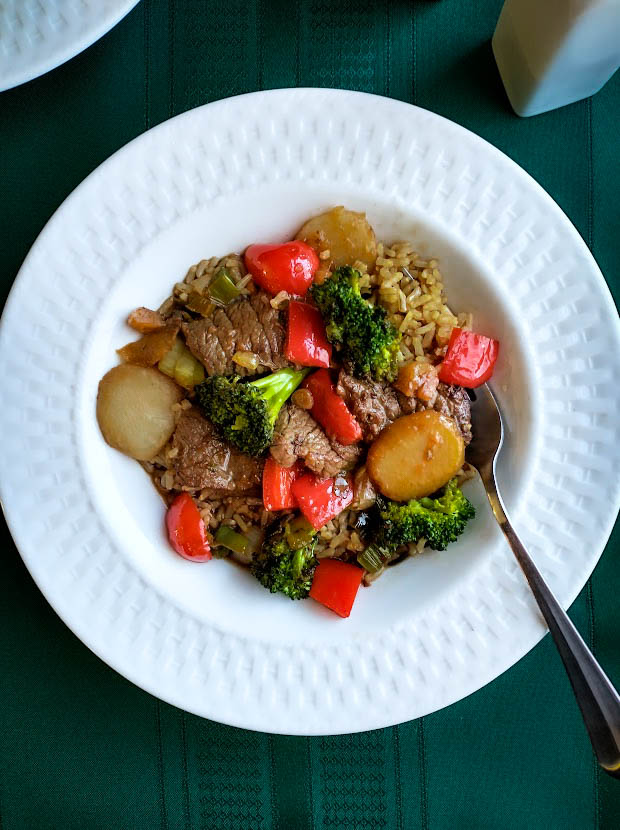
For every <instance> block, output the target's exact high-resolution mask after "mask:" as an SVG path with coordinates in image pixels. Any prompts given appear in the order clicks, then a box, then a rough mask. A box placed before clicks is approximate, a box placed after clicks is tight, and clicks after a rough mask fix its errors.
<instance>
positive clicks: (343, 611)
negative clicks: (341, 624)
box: [310, 559, 364, 617]
mask: <svg viewBox="0 0 620 830" xmlns="http://www.w3.org/2000/svg"><path fill="white" fill-rule="evenodd" d="M363 576H364V571H363V570H362V569H361V568H358V567H357V565H350V564H349V563H348V562H341V561H340V560H338V559H321V561H320V562H319V564H318V565H317V566H316V570H315V571H314V578H313V580H312V587H311V588H310V596H311V597H312V599H315V600H316V601H317V602H320V603H321V605H325V606H326V607H327V608H329V609H330V610H332V611H335V612H336V614H339V615H340V616H341V617H348V616H349V614H350V613H351V608H352V607H353V603H354V602H355V597H356V596H357V591H358V589H359V587H360V584H361V582H362V577H363Z"/></svg>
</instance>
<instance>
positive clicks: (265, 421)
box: [195, 369, 310, 456]
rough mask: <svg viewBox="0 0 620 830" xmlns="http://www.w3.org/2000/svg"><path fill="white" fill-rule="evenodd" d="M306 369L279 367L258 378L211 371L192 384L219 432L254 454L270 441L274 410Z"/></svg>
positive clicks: (203, 407) (261, 451)
mask: <svg viewBox="0 0 620 830" xmlns="http://www.w3.org/2000/svg"><path fill="white" fill-rule="evenodd" d="M309 371H310V370H309V369H303V370H300V371H296V370H295V369H280V370H279V371H278V372H274V373H273V374H271V375H266V377H263V378H259V379H258V380H252V381H245V380H242V379H241V378H240V377H239V376H238V375H235V376H234V377H224V376H223V375H215V376H214V377H211V378H207V379H206V380H205V381H203V382H202V383H199V384H198V385H197V386H196V387H195V390H196V397H197V399H198V403H199V404H200V407H201V408H202V411H203V412H204V414H205V416H206V417H207V418H208V419H209V420H210V421H211V422H212V423H213V424H215V426H216V427H217V429H218V430H219V432H220V433H221V434H222V435H223V436H224V438H226V439H227V440H228V441H230V443H231V444H234V446H235V447H237V448H238V449H240V450H241V451H242V452H245V453H247V454H248V455H253V456H258V455H261V453H263V452H264V451H265V450H266V449H267V447H268V446H269V445H270V444H271V439H272V438H273V429H274V426H275V422H276V418H277V417H278V413H279V412H280V410H281V409H282V406H283V405H284V403H285V402H286V401H287V400H288V398H290V396H291V395H292V394H293V392H294V391H295V389H297V387H298V386H299V384H300V383H301V382H302V380H303V379H304V378H305V376H306V375H307V374H308V372H309Z"/></svg>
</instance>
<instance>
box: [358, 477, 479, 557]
mask: <svg viewBox="0 0 620 830" xmlns="http://www.w3.org/2000/svg"><path fill="white" fill-rule="evenodd" d="M377 510H378V514H379V515H378V520H379V521H378V529H377V532H376V534H375V536H374V538H373V544H374V546H375V547H376V548H378V549H379V550H380V551H382V552H383V554H384V556H385V554H386V553H387V554H390V553H393V552H394V551H395V550H396V548H398V547H399V546H400V545H405V544H407V543H408V542H417V541H418V540H419V539H422V538H424V539H426V544H427V545H428V546H429V548H432V549H433V550H445V549H446V547H447V546H448V545H449V544H450V542H456V540H457V539H458V537H459V536H460V535H461V533H462V532H463V531H464V530H465V525H466V524H467V522H468V521H469V519H473V517H474V515H475V513H476V511H475V510H474V506H473V505H472V504H471V502H469V501H468V500H467V498H465V496H464V495H463V493H462V491H461V489H460V487H459V486H458V483H457V479H456V478H453V479H452V480H451V481H449V482H448V484H446V485H445V487H444V488H443V492H442V493H441V495H440V496H438V497H437V498H423V499H414V500H412V501H410V502H406V503H404V504H403V503H399V502H395V501H389V500H388V499H383V498H379V499H378V500H377Z"/></svg>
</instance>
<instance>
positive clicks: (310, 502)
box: [291, 473, 353, 530]
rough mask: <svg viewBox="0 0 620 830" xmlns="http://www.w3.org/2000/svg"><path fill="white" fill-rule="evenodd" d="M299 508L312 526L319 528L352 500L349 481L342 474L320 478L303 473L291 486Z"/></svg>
mask: <svg viewBox="0 0 620 830" xmlns="http://www.w3.org/2000/svg"><path fill="white" fill-rule="evenodd" d="M291 490H292V493H293V496H294V498H295V500H296V502H297V504H298V506H299V509H300V510H301V512H302V513H303V514H304V516H305V517H306V519H308V521H309V522H310V524H311V525H312V527H314V528H315V529H316V530H319V529H320V528H322V527H323V525H326V524H327V522H329V521H331V519H333V518H334V517H335V516H337V515H338V514H339V513H342V511H343V510H344V509H345V507H348V506H349V505H350V504H351V502H352V501H353V487H352V486H351V481H350V480H349V479H348V478H345V477H344V476H338V477H337V478H327V479H323V480H321V479H320V478H319V477H318V476H316V475H314V473H305V474H304V475H302V476H301V477H300V478H298V479H297V480H296V481H294V482H293V486H292V488H291Z"/></svg>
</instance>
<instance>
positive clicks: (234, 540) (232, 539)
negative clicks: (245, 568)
mask: <svg viewBox="0 0 620 830" xmlns="http://www.w3.org/2000/svg"><path fill="white" fill-rule="evenodd" d="M215 541H216V542H217V543H218V544H220V545H224V547H225V548H229V549H230V550H232V551H233V552H234V553H238V554H240V555H241V556H244V555H245V554H247V551H248V545H249V544H250V541H249V539H247V538H246V537H245V536H242V535H241V533H237V531H236V530H233V529H232V527H228V526H227V525H220V526H219V528H218V529H217V533H216V534H215Z"/></svg>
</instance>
